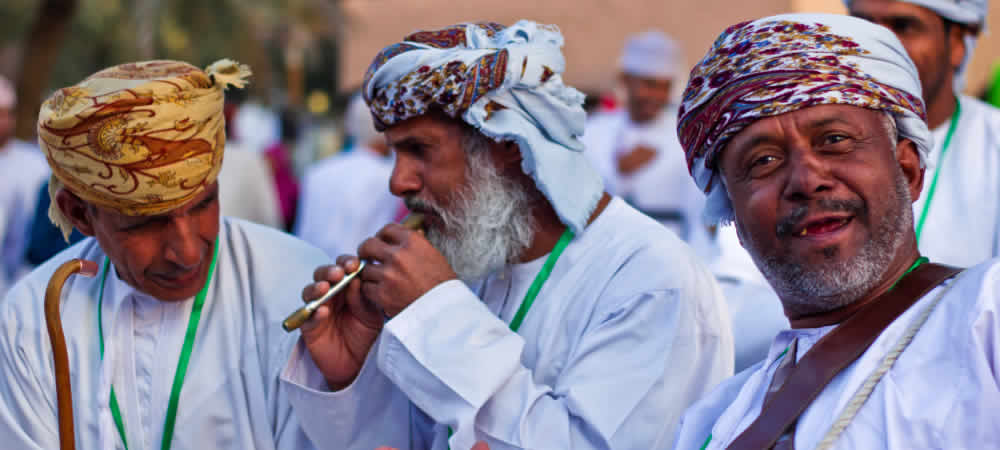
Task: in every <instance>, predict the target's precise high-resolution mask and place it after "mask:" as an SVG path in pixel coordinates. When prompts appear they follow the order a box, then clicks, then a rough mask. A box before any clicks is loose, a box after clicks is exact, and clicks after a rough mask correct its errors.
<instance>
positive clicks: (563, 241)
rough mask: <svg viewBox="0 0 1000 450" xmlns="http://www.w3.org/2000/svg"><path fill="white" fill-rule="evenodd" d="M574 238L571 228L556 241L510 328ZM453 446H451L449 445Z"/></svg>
mask: <svg viewBox="0 0 1000 450" xmlns="http://www.w3.org/2000/svg"><path fill="white" fill-rule="evenodd" d="M571 240H573V232H572V231H570V229H569V228H566V231H563V234H562V236H559V241H558V242H556V246H555V247H553V248H552V253H549V257H548V258H546V259H545V264H542V270H540V271H538V275H535V281H532V282H531V287H529V288H528V293H526V294H524V300H523V301H521V306H520V307H518V308H517V313H515V314H514V318H513V319H512V320H511V321H510V330H511V331H513V332H515V333H517V330H519V329H520V328H521V322H524V316H527V315H528V310H529V309H531V305H532V304H533V303H535V297H538V293H539V292H541V291H542V285H544V284H545V282H546V281H548V279H549V275H552V268H553V267H555V265H556V260H558V259H559V256H561V255H562V253H563V250H566V246H567V245H569V241H571ZM451 435H452V429H451V427H448V437H449V438H451ZM449 448H451V447H449Z"/></svg>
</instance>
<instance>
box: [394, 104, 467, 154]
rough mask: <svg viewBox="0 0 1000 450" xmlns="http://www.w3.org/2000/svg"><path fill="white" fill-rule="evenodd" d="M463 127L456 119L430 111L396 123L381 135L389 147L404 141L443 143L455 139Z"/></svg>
mask: <svg viewBox="0 0 1000 450" xmlns="http://www.w3.org/2000/svg"><path fill="white" fill-rule="evenodd" d="M466 126H467V125H465V124H464V123H463V122H461V121H460V120H458V119H453V118H451V117H449V116H448V115H446V114H445V113H443V112H438V111H437V110H433V109H432V110H430V111H428V112H427V113H426V114H421V115H419V116H416V117H411V118H409V119H406V120H403V121H400V122H397V123H395V124H393V125H390V126H389V127H387V128H386V129H385V130H384V131H383V134H384V135H385V139H386V143H387V144H389V145H390V146H392V145H394V144H396V143H399V142H402V141H404V140H413V139H417V140H421V141H433V142H443V141H447V140H449V139H457V138H459V137H460V136H461V134H462V132H463V131H464V128H465V127H466Z"/></svg>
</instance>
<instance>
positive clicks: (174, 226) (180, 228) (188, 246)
mask: <svg viewBox="0 0 1000 450" xmlns="http://www.w3.org/2000/svg"><path fill="white" fill-rule="evenodd" d="M194 220H195V218H193V217H190V216H182V217H175V218H173V219H172V220H171V221H170V225H169V226H168V227H167V229H168V231H167V236H165V238H166V239H165V242H164V245H165V247H166V248H165V249H164V257H165V258H166V259H167V260H168V261H170V262H172V263H174V264H176V265H178V266H180V267H182V268H184V269H192V268H194V267H197V266H198V264H199V263H200V262H201V258H202V257H203V256H204V253H205V252H204V245H203V244H202V241H201V239H200V238H199V236H198V228H197V226H196V224H195V223H194Z"/></svg>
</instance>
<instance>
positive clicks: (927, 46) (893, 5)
mask: <svg viewBox="0 0 1000 450" xmlns="http://www.w3.org/2000/svg"><path fill="white" fill-rule="evenodd" d="M850 13H851V15H852V16H855V17H858V18H861V19H865V20H867V21H869V22H873V23H877V24H879V25H882V26H884V27H886V28H888V29H890V30H892V32H893V33H895V34H896V37H898V38H899V40H900V42H902V43H903V47H905V48H906V53H907V54H909V55H910V59H912V60H913V63H914V64H915V65H916V66H917V72H918V73H919V74H920V84H921V85H922V86H923V93H922V95H923V98H924V102H925V103H926V106H927V123H928V124H929V125H930V126H931V127H932V128H933V127H937V126H939V125H941V124H942V123H944V122H945V121H946V120H948V118H949V117H951V114H952V112H954V110H955V93H954V91H953V88H952V83H953V79H954V77H955V72H956V71H957V70H958V67H959V65H960V64H961V63H962V59H963V58H964V57H965V45H964V44H963V43H962V37H963V36H964V35H965V34H966V33H975V32H976V30H973V29H969V28H967V27H964V26H962V25H960V24H956V23H951V24H946V22H945V20H944V19H942V18H941V16H938V15H937V13H935V12H934V11H931V10H929V9H927V8H924V7H922V6H917V5H913V4H910V3H906V2H901V1H896V0H854V1H853V2H852V3H851V10H850Z"/></svg>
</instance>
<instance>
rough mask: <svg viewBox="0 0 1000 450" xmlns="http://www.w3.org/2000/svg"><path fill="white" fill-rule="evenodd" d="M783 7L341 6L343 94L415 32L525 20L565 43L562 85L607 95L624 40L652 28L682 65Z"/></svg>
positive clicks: (584, 1)
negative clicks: (381, 54) (676, 48)
mask: <svg viewBox="0 0 1000 450" xmlns="http://www.w3.org/2000/svg"><path fill="white" fill-rule="evenodd" d="M788 3H789V0H754V1H740V0H683V1H682V0H464V1H461V2H456V1H454V0H344V3H343V5H344V9H345V12H346V16H347V29H346V30H345V34H344V35H343V38H344V47H343V48H344V53H343V56H344V64H343V65H342V67H343V70H344V73H343V74H342V76H341V80H343V81H342V84H341V86H342V87H343V88H345V89H346V88H352V87H357V86H358V85H360V84H361V78H362V77H363V76H364V71H365V69H366V68H367V67H368V64H369V63H370V62H371V60H372V58H373V57H374V56H375V54H376V53H377V52H378V51H379V50H380V49H381V48H382V47H384V46H385V45H388V44H390V43H392V42H397V41H399V40H400V39H401V38H402V37H403V36H405V35H406V34H408V33H410V32H412V31H414V30H416V29H427V28H439V27H442V26H445V25H449V24H453V23H458V22H469V21H482V20H493V21H496V22H500V23H503V24H507V25H509V24H512V23H514V22H515V21H517V20H518V19H522V18H528V19H532V20H536V21H539V22H546V23H554V24H556V25H558V26H559V28H560V29H561V30H562V32H563V34H564V35H565V37H566V46H565V48H564V49H563V50H564V52H565V55H566V66H567V71H566V74H565V76H564V78H565V79H566V80H567V82H568V83H569V84H571V85H573V86H576V87H578V88H580V89H585V90H601V89H608V88H611V87H612V86H613V85H614V83H615V78H616V76H617V71H618V57H619V53H620V52H621V46H622V44H623V43H624V40H625V37H626V36H628V35H629V34H632V33H636V32H641V31H645V30H648V29H651V28H660V29H662V30H663V31H665V32H667V33H669V34H670V35H672V36H674V37H675V38H677V39H678V40H679V41H680V42H681V43H682V45H683V47H684V51H685V54H686V59H687V61H688V64H687V65H688V66H691V65H693V64H694V63H695V62H696V61H697V60H698V59H700V58H701V57H702V56H704V54H705V52H706V51H707V50H708V47H709V45H710V44H711V43H712V41H713V40H714V39H715V37H716V36H718V34H719V33H720V32H721V31H722V30H723V28H725V27H726V26H729V25H731V24H733V23H736V22H739V21H742V20H750V19H754V18H757V17H761V16H765V15H771V14H778V13H781V12H784V11H788V10H789V7H788Z"/></svg>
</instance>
